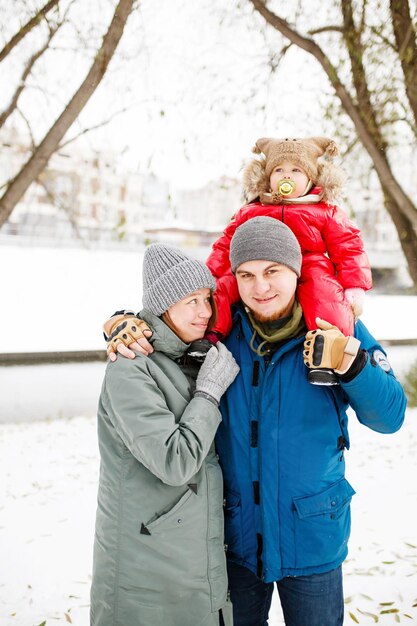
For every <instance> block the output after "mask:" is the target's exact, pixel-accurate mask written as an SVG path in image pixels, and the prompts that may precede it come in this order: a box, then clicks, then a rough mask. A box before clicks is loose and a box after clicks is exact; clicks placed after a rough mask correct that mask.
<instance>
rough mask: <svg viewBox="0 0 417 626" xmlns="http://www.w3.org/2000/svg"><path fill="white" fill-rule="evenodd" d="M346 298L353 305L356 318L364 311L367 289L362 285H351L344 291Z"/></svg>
mask: <svg viewBox="0 0 417 626" xmlns="http://www.w3.org/2000/svg"><path fill="white" fill-rule="evenodd" d="M344 296H345V299H346V300H347V301H348V302H349V304H350V306H351V307H352V311H353V315H354V316H355V320H357V319H358V317H359V316H360V315H362V313H363V303H364V300H365V291H364V290H363V289H361V288H360V287H349V288H348V289H345V291H344Z"/></svg>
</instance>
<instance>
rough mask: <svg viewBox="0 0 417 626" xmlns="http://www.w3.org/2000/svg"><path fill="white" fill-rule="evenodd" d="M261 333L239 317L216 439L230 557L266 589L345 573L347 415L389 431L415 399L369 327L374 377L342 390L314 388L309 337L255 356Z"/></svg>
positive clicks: (368, 373)
mask: <svg viewBox="0 0 417 626" xmlns="http://www.w3.org/2000/svg"><path fill="white" fill-rule="evenodd" d="M252 335H253V328H252V326H251V325H250V323H249V320H248V318H247V316H246V314H245V313H244V312H243V311H241V310H239V311H238V312H237V313H236V316H235V320H234V325H233V330H232V332H231V334H230V336H229V338H228V339H227V341H226V345H227V347H228V348H229V349H230V350H231V352H232V353H233V355H234V357H235V359H236V361H237V362H238V364H239V366H240V374H239V375H238V377H237V378H236V380H235V382H234V383H233V384H232V385H231V387H229V389H228V391H227V393H226V394H225V396H224V397H223V400H222V403H221V413H222V416H223V422H222V424H221V425H220V427H219V430H218V434H217V437H216V445H217V451H218V453H219V456H220V463H221V466H222V469H223V474H224V481H225V500H226V504H225V519H226V521H225V524H226V542H227V544H228V557H229V559H230V560H232V561H234V562H235V563H238V564H240V565H243V566H245V567H248V568H249V569H251V570H252V571H253V572H255V573H256V574H257V575H258V576H259V577H260V578H262V579H263V580H264V581H265V582H271V581H274V580H280V579H281V578H283V577H285V576H302V575H309V574H313V573H320V572H325V571H329V570H331V569H334V568H335V567H338V566H339V565H340V564H341V563H342V561H343V560H344V559H345V558H346V555H347V542H348V538H349V534H350V501H351V498H352V495H353V494H354V493H355V492H354V490H353V488H352V487H351V486H350V484H349V483H348V481H347V480H346V479H345V461H344V457H343V448H344V447H347V448H348V447H349V436H348V429H347V426H348V419H347V415H346V409H347V408H348V406H349V405H351V406H352V407H353V409H354V411H355V412H356V415H357V418H358V419H359V421H360V422H361V423H362V424H364V425H366V426H368V427H369V428H371V429H373V430H375V431H377V432H380V433H393V432H395V431H396V430H398V429H399V428H400V426H401V424H402V422H403V419H404V411H405V406H406V399H405V395H404V392H403V389H402V387H401V385H400V383H399V382H398V381H397V379H396V378H395V376H394V374H393V372H392V370H391V369H390V368H389V365H388V362H387V361H386V358H385V353H384V352H383V351H382V348H381V346H380V345H379V344H378V343H377V342H376V340H375V339H374V338H373V337H372V336H371V335H370V333H369V332H368V330H367V329H366V327H365V326H364V325H363V323H362V322H360V321H359V322H357V324H356V328H355V336H356V337H357V338H358V339H360V341H361V348H363V349H365V350H367V352H368V358H367V362H366V365H365V367H364V369H363V370H362V371H361V372H360V373H359V374H358V375H357V376H356V377H355V378H354V379H353V380H352V381H350V382H348V383H341V384H340V385H338V386H336V387H321V386H315V385H311V384H309V382H308V380H307V372H308V370H307V368H306V366H305V365H304V362H303V356H302V352H303V341H304V336H303V337H301V338H297V339H290V340H289V341H288V342H286V343H285V344H284V345H281V346H280V347H279V349H278V350H277V351H276V352H275V353H274V354H273V356H272V358H271V360H270V362H269V365H268V366H267V364H266V361H265V358H263V357H259V356H258V355H257V354H255V353H254V352H253V350H251V348H250V346H249V343H250V340H251V338H252Z"/></svg>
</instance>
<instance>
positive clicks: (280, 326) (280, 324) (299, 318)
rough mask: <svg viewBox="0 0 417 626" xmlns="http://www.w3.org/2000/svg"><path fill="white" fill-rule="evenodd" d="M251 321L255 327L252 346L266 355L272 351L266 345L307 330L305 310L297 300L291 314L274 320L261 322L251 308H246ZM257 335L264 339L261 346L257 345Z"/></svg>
mask: <svg viewBox="0 0 417 626" xmlns="http://www.w3.org/2000/svg"><path fill="white" fill-rule="evenodd" d="M246 313H247V314H248V317H249V320H250V323H251V324H252V327H253V329H254V333H253V336H252V339H251V340H250V344H249V345H250V347H251V350H253V352H255V354H257V355H258V356H265V354H268V352H269V351H270V348H268V347H266V346H268V345H269V344H275V343H278V342H279V341H283V340H284V339H291V338H292V337H297V336H298V335H300V334H301V332H304V331H305V323H304V318H303V310H302V308H301V304H300V303H299V302H298V300H296V301H295V302H294V306H293V308H292V311H291V315H289V316H288V317H286V318H283V319H279V320H275V321H274V322H267V323H263V322H259V321H258V320H256V319H255V318H254V316H253V314H252V313H251V311H250V310H249V309H246ZM256 335H259V336H260V337H261V339H263V341H261V343H260V344H259V346H258V347H257V348H256V347H255V339H256Z"/></svg>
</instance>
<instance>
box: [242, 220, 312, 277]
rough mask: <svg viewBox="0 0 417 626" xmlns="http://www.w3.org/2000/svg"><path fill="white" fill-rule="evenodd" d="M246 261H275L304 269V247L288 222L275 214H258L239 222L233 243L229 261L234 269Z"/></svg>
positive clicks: (299, 271)
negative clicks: (276, 217) (301, 247)
mask: <svg viewBox="0 0 417 626" xmlns="http://www.w3.org/2000/svg"><path fill="white" fill-rule="evenodd" d="M247 261H274V262H275V263H280V264H281V265H286V266H287V267H289V268H290V269H292V270H293V271H294V272H295V273H296V274H297V276H298V277H300V273H301V249H300V244H299V243H298V241H297V238H296V236H295V235H294V233H293V232H292V230H291V229H290V228H288V226H286V225H285V224H283V223H282V222H280V221H279V220H276V219H274V218H273V217H267V216H263V215H261V216H259V217H253V218H252V219H251V220H248V221H247V222H244V223H243V224H242V225H241V226H239V227H238V228H237V229H236V231H235V234H234V235H233V237H232V241H231V243H230V265H231V266H232V272H233V273H235V272H236V270H237V268H238V267H239V265H242V263H246V262H247Z"/></svg>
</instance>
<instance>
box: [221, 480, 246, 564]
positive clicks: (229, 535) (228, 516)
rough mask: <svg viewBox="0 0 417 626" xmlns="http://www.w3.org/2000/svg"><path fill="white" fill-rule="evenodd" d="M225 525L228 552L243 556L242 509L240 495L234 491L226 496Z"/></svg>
mask: <svg viewBox="0 0 417 626" xmlns="http://www.w3.org/2000/svg"><path fill="white" fill-rule="evenodd" d="M224 523H225V529H224V537H225V543H226V545H227V551H228V552H229V553H230V554H235V555H237V556H239V555H240V556H241V555H242V554H243V545H242V544H243V542H242V509H241V501H240V495H239V494H238V493H236V492H234V491H227V492H226V494H225V506H224Z"/></svg>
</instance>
